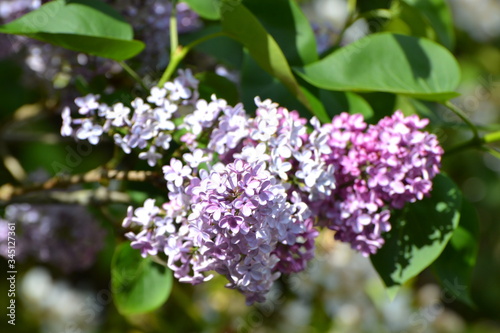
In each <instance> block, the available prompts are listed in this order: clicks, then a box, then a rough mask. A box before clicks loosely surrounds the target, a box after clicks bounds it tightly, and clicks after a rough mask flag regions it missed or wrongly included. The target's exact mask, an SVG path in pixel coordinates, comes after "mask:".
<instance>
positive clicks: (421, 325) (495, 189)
mask: <svg viewBox="0 0 500 333" xmlns="http://www.w3.org/2000/svg"><path fill="white" fill-rule="evenodd" d="M298 2H299V4H300V5H301V6H302V8H303V10H304V12H305V13H306V15H307V16H308V17H309V18H310V21H311V23H312V24H313V25H314V27H315V29H316V30H317V38H318V44H319V49H320V51H321V52H322V54H323V55H326V54H328V53H329V52H331V51H332V50H334V49H336V48H337V47H338V46H342V45H346V44H348V43H350V42H352V41H354V40H356V39H359V38H360V37H362V36H364V35H366V34H368V33H370V32H379V31H392V32H398V33H403V34H411V35H415V36H425V37H428V38H433V39H437V40H440V39H441V43H442V44H443V45H445V46H447V47H448V48H449V49H450V50H452V52H453V54H454V55H455V56H456V58H457V59H458V61H459V63H460V67H461V70H462V78H461V84H460V87H459V92H460V94H461V95H460V96H459V97H457V98H456V99H454V100H453V103H454V104H455V105H457V106H459V107H461V108H462V109H463V110H464V111H465V112H466V114H467V115H468V117H469V118H470V119H471V120H472V122H474V123H475V124H477V125H478V127H479V128H480V129H483V130H488V131H491V130H499V129H500V97H499V96H500V20H498V18H499V17H500V3H498V2H497V1H494V0H482V1H472V0H449V1H448V2H447V3H448V5H449V6H450V8H451V12H452V16H453V22H454V24H453V26H452V35H453V36H455V38H454V40H451V39H450V40H443V39H442V38H444V37H442V35H440V34H439V33H437V32H436V31H438V30H439V29H433V28H435V27H432V26H431V27H428V26H425V24H427V23H428V21H426V20H425V18H424V19H423V18H422V17H418V15H417V13H416V12H415V10H414V9H412V7H411V6H410V5H409V4H412V3H418V1H406V2H396V1H392V2H391V1H381V0H360V1H358V2H357V6H358V11H359V12H360V13H368V12H370V13H374V14H377V15H378V16H376V17H373V16H370V15H367V17H366V18H364V19H361V20H358V21H356V23H354V24H353V25H352V26H351V27H350V28H349V29H347V30H344V29H343V27H344V26H345V25H346V22H347V24H350V22H349V20H350V17H349V14H348V12H349V5H350V4H352V3H353V2H352V1H344V0H304V1H298ZM431 2H432V1H431ZM395 3H398V4H399V5H398V7H397V8H396V9H397V10H395V9H394V8H395V7H394V6H395ZM1 5H2V4H0V9H1V8H2V7H1ZM390 9H391V10H393V11H392V12H391V13H392V14H391V15H389V12H390ZM373 10H376V11H375V12H373ZM394 13H398V15H394ZM386 14H387V15H386ZM133 19H134V18H133V17H132V18H131V19H130V21H131V23H133V22H132V21H133ZM426 22H427V23H426ZM203 23H204V27H203V28H200V29H202V30H201V31H202V32H203V33H206V31H209V30H210V29H213V27H212V25H211V23H210V22H203ZM142 33H143V36H144V35H147V33H146V34H145V33H144V32H142ZM197 33H200V30H197V31H196V32H193V33H191V34H189V33H188V34H185V35H183V36H182V37H181V42H183V43H187V42H188V41H189V40H193V39H194V38H195V37H194V36H195V35H196V34H197ZM3 37H5V36H3ZM9 38H10V37H9ZM9 38H8V39H7V41H5V40H4V41H3V42H4V44H0V45H3V46H0V48H7V47H12V48H15V52H12V53H10V54H6V55H3V53H2V50H0V56H1V57H0V155H1V157H2V160H3V163H1V164H0V184H5V183H16V182H17V181H18V180H19V179H22V178H24V177H25V175H26V174H28V175H29V177H34V179H44V178H46V177H47V175H55V174H58V173H59V172H70V173H81V172H85V171H88V170H91V169H93V168H95V167H97V166H99V165H103V164H105V163H108V162H109V160H110V158H111V156H113V144H112V142H111V141H109V142H104V144H102V145H99V146H95V147H92V148H91V149H89V147H88V146H83V145H81V144H77V143H75V142H73V141H72V140H64V139H63V138H61V137H60V136H59V130H60V125H61V123H60V110H61V108H62V106H63V105H66V104H68V103H69V101H71V100H72V99H73V98H74V97H76V96H78V95H80V94H83V93H87V92H99V91H102V90H104V89H106V90H107V92H108V93H109V94H108V95H107V96H106V98H108V99H109V101H110V102H113V101H117V100H120V101H123V100H127V99H128V100H131V96H134V94H136V93H137V92H138V89H139V88H137V87H136V85H135V83H134V81H133V80H132V79H131V78H130V77H129V76H127V75H126V73H124V72H123V71H121V69H120V68H118V69H116V68H114V69H112V70H107V71H106V73H103V74H101V75H96V76H92V77H89V76H86V73H81V71H80V69H78V70H77V69H75V68H72V67H71V64H72V63H75V59H76V63H80V64H84V65H81V67H83V68H84V69H85V70H89V71H92V68H94V67H98V66H100V64H99V60H98V59H94V58H93V57H90V58H89V59H87V60H85V61H84V60H83V59H82V57H83V56H82V55H78V54H77V53H75V52H67V53H64V56H62V57H61V58H60V59H59V60H58V61H60V62H61V63H58V64H57V66H56V67H57V68H58V70H57V71H56V73H51V74H50V75H49V74H48V73H47V71H48V69H49V67H50V66H48V65H47V64H46V65H47V66H45V67H44V66H42V68H40V66H38V67H37V65H36V61H35V63H34V62H33V54H28V51H27V49H26V48H25V47H23V45H14V41H13V39H9ZM14 46H15V47H14ZM41 50H42V51H41V52H45V51H44V50H43V48H42V49H41ZM30 57H31V58H30ZM30 59H31V60H30ZM52 60H54V59H52ZM30 61H31V62H30ZM141 61H144V60H141V59H132V61H131V64H132V65H133V66H135V68H136V69H137V70H138V71H139V72H140V73H141V74H142V75H143V76H144V77H145V78H146V79H145V81H146V82H155V81H156V80H158V79H159V76H160V75H161V70H158V69H157V68H156V67H155V66H151V65H147V64H146V65H145V66H143V67H141V65H140V63H141ZM65 62H67V63H65ZM135 62H136V63H135ZM188 63H189V66H191V67H192V68H195V69H197V70H199V71H202V70H213V71H216V72H217V73H219V75H220V74H221V73H225V75H224V76H225V77H226V78H228V77H229V78H231V76H230V75H233V77H236V78H237V77H246V78H249V77H250V78H252V79H253V80H254V81H252V82H254V83H255V82H257V84H255V85H254V86H249V87H241V86H240V87H235V86H234V85H233V84H231V83H230V80H228V79H224V78H221V76H210V75H205V76H204V77H201V78H200V79H201V81H202V82H203V81H204V80H206V81H207V82H210V84H207V85H206V86H205V87H208V86H210V87H212V88H204V86H203V85H202V94H205V96H209V95H210V94H211V93H212V92H213V91H212V90H211V89H214V88H213V87H219V88H218V91H217V93H220V94H223V97H225V98H226V99H228V100H229V101H236V100H238V99H240V98H241V99H242V100H243V101H244V102H245V101H248V100H249V99H250V98H253V96H255V95H258V94H259V93H261V92H262V87H266V89H267V90H266V92H267V93H269V94H270V95H272V96H280V98H281V99H282V100H286V98H287V97H286V95H287V92H286V91H281V90H280V88H279V85H278V84H277V83H276V82H275V81H273V79H272V78H271V77H270V76H269V75H267V74H266V73H265V72H264V71H262V70H261V69H260V68H258V66H257V65H256V64H255V63H253V61H252V60H251V59H250V58H249V57H248V55H247V54H245V53H244V52H242V51H241V48H240V47H238V46H235V45H234V44H233V42H231V41H229V40H217V41H215V40H214V42H213V43H207V44H203V45H200V46H199V47H198V48H197V49H196V50H195V51H194V52H193V53H192V54H191V55H190V56H189V57H188ZM220 64H223V65H224V66H220ZM42 65H43V64H42ZM111 67H112V66H111ZM111 67H110V68H111ZM50 68H52V67H50ZM45 74H47V75H45ZM215 83H217V84H215ZM203 89H207V90H206V91H204V90H203ZM281 89H282V88H281ZM266 97H267V96H266ZM363 97H364V98H365V99H366V100H367V101H368V103H369V104H370V106H371V107H372V109H373V110H374V112H375V114H377V115H378V116H381V115H383V114H389V113H392V112H393V111H394V110H395V109H398V108H400V109H402V110H403V111H406V112H412V111H413V110H415V109H417V110H418V111H419V112H420V113H421V114H424V115H425V116H427V117H430V118H431V127H432V130H433V132H435V133H436V134H437V135H438V137H439V140H440V142H441V143H442V144H443V145H444V146H445V148H450V147H453V146H454V145H456V144H459V143H461V142H464V141H466V140H467V139H469V138H470V132H469V131H468V130H467V128H466V127H465V126H464V125H463V124H462V122H461V121H460V119H459V118H458V117H456V116H454V115H453V114H452V113H450V112H449V111H448V110H445V109H444V108H443V107H442V106H440V105H438V104H436V103H431V102H425V103H423V102H417V101H416V100H412V99H410V98H402V97H397V96H395V95H392V94H387V93H367V94H363ZM296 104H297V101H295V100H293V101H290V104H285V105H286V106H287V107H288V108H290V109H292V108H294V107H296ZM297 107H298V106H297ZM343 107H345V105H338V106H337V107H336V110H334V111H333V112H337V111H341V109H342V108H343ZM497 148H498V147H494V146H492V147H491V149H492V150H491V151H482V150H475V149H470V150H465V151H460V152H457V153H454V154H451V155H448V156H446V157H445V158H444V163H443V170H444V171H445V172H446V173H447V174H448V175H449V176H450V177H451V178H452V179H453V180H454V181H455V182H456V183H457V184H458V185H459V186H460V188H461V189H462V191H463V194H464V196H465V198H466V199H467V200H468V201H469V202H470V203H471V204H472V205H473V206H474V208H475V209H476V210H477V214H478V221H479V231H478V232H479V236H478V239H479V252H478V255H477V260H476V265H475V268H474V272H473V278H472V286H471V297H472V300H473V302H474V304H475V306H474V307H470V306H468V305H465V304H463V303H461V302H460V301H458V300H456V299H455V298H454V297H452V296H450V295H448V294H446V292H444V291H443V290H442V289H441V287H440V285H439V283H438V281H437V280H436V278H435V277H434V275H433V274H432V268H430V269H428V270H426V271H425V272H424V273H422V274H420V275H419V276H418V277H417V278H415V279H413V280H412V281H410V283H408V284H407V285H405V286H404V288H402V290H401V291H400V292H399V294H398V295H397V296H396V298H395V299H394V300H392V301H391V300H390V299H389V298H388V296H387V295H386V294H385V291H384V287H383V284H382V282H381V280H380V278H379V277H378V275H377V274H376V272H375V271H374V269H373V268H372V266H371V264H370V261H369V259H367V258H363V257H361V256H360V255H359V254H356V253H354V252H353V251H352V250H350V248H349V247H348V246H346V245H345V244H339V243H336V242H334V241H333V237H332V235H331V234H329V233H328V232H323V233H322V235H321V236H320V238H319V239H318V243H317V244H318V245H317V247H318V249H317V258H316V259H315V260H313V262H312V263H311V265H310V267H309V269H308V270H307V271H305V272H303V273H301V274H299V275H297V276H294V277H290V278H287V277H284V278H282V279H281V280H280V281H279V283H278V284H277V285H276V286H275V289H274V290H273V291H272V292H271V296H270V297H269V300H268V301H267V302H266V303H263V304H257V305H254V306H251V307H247V306H246V305H245V304H244V299H243V297H242V296H241V295H240V294H238V293H236V292H234V291H231V290H227V289H225V288H224V282H223V279H222V278H215V279H214V280H212V281H210V282H208V283H205V284H202V285H199V286H195V287H192V286H190V285H184V284H179V283H178V282H177V281H175V282H174V285H173V289H172V295H171V297H170V299H169V300H168V301H167V303H166V304H165V305H164V306H162V307H161V308H160V309H158V310H156V311H153V312H151V313H148V314H144V315H133V316H122V315H121V314H119V312H118V311H117V309H116V308H115V306H114V304H113V302H112V294H111V291H110V290H111V289H110V269H109V267H110V262H111V257H112V253H113V251H114V248H115V246H116V245H117V244H119V243H120V242H122V241H123V239H124V238H123V230H122V229H121V228H120V222H121V219H123V216H124V215H125V211H126V205H125V204H112V205H107V204H105V203H100V202H99V201H98V200H97V201H96V202H94V203H93V204H92V205H91V207H89V211H90V213H91V214H92V215H93V216H94V217H95V219H97V221H99V224H100V226H101V227H102V228H103V229H104V230H105V231H106V236H105V239H104V244H103V246H102V249H101V250H100V252H99V254H98V257H97V260H96V262H95V264H93V265H92V266H91V267H88V268H86V269H84V270H81V271H76V272H72V273H67V272H64V271H63V270H61V269H60V268H58V267H56V266H52V265H50V264H46V263H43V262H40V261H39V260H36V259H33V258H31V259H27V260H26V261H23V262H22V263H18V264H17V266H18V272H19V274H18V275H17V295H18V297H17V303H16V304H17V319H16V326H15V327H12V326H10V325H8V324H7V323H6V320H5V317H4V319H2V321H1V323H0V329H1V330H2V331H3V332H14V331H15V332H50V333H56V332H110V333H111V332H130V333H139V332H144V333H146V332H148V333H149V332H151V333H153V332H450V333H451V332H478V333H479V332H481V333H482V332H485V333H488V332H500V310H499V309H500V223H499V222H500V221H499V216H500V158H499V157H500V153H498V152H497V151H496V150H495V149H497ZM127 163H129V164H130V165H133V166H137V165H139V166H140V165H141V164H140V162H138V161H137V160H134V159H133V158H129V159H127ZM138 163H139V164H138ZM21 166H22V167H21ZM36 177H38V178H36ZM109 185H110V186H111V188H113V187H115V188H116V187H121V189H124V188H126V189H128V195H129V196H130V198H131V200H132V201H136V202H138V203H139V202H141V201H142V200H144V198H145V197H144V194H143V190H150V188H149V187H147V186H145V185H141V184H132V183H130V184H127V183H124V184H120V185H117V184H113V183H112V182H111V183H110V184H109ZM97 187H98V186H97V185H86V187H85V188H86V189H90V190H94V189H96V188H97ZM150 196H151V193H150ZM1 209H3V208H0V210H1ZM2 213H3V212H2ZM2 215H3V214H2ZM47 241H49V240H47ZM2 262H3V263H4V262H5V263H4V264H2V267H6V261H4V260H3V259H2ZM452 282H453V281H452ZM0 285H1V286H2V288H1V290H2V292H3V291H5V290H7V289H8V288H7V287H8V286H7V283H6V280H5V279H2V280H1V281H0ZM7 301H8V298H7V297H6V296H5V295H2V297H1V302H0V307H2V308H3V309H5V307H6V306H7V303H6V302H7Z"/></svg>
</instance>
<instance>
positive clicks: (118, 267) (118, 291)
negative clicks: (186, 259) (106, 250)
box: [111, 242, 172, 314]
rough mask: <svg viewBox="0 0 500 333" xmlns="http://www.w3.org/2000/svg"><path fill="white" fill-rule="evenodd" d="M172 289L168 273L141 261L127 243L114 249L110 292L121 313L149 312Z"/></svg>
mask: <svg viewBox="0 0 500 333" xmlns="http://www.w3.org/2000/svg"><path fill="white" fill-rule="evenodd" d="M171 289H172V273H171V272H170V270H168V269H167V268H165V267H164V266H161V265H159V264H157V263H155V262H153V261H152V260H151V259H150V258H146V259H144V258H142V257H141V255H140V252H139V251H138V250H134V249H132V248H131V247H130V243H128V242H127V243H122V244H120V245H119V246H118V247H117V248H116V250H115V254H114V255H113V260H112V263H111V290H112V292H113V297H114V301H115V304H116V307H117V308H118V311H120V313H122V314H135V313H144V312H149V311H152V310H154V309H156V308H158V307H160V306H161V305H162V304H163V303H164V302H165V301H166V300H167V298H168V296H169V295H170V291H171Z"/></svg>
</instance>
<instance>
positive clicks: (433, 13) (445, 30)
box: [404, 0, 455, 49]
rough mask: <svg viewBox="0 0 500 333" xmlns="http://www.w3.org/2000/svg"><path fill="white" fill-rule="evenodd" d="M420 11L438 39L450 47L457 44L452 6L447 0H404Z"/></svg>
mask: <svg viewBox="0 0 500 333" xmlns="http://www.w3.org/2000/svg"><path fill="white" fill-rule="evenodd" d="M404 1H405V2H406V3H407V4H409V5H410V6H412V7H413V8H414V9H416V10H414V12H415V11H419V12H420V13H421V14H422V15H423V16H424V17H425V18H426V19H427V20H428V22H429V24H430V26H431V27H432V28H433V29H434V31H435V32H436V35H437V37H438V40H439V42H440V43H441V44H443V45H444V46H445V47H447V48H448V49H452V48H453V45H454V44H455V34H454V31H453V19H452V15H451V10H450V7H449V6H448V4H447V2H446V1H445V0H404Z"/></svg>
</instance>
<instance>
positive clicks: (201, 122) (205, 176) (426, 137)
mask: <svg viewBox="0 0 500 333" xmlns="http://www.w3.org/2000/svg"><path fill="white" fill-rule="evenodd" d="M173 87H176V88H175V89H174V88H173ZM196 87H197V81H196V80H195V79H194V78H193V77H192V75H191V74H190V73H189V72H181V76H180V77H178V78H177V79H175V80H174V81H173V82H170V83H167V84H166V85H165V87H164V88H161V89H159V88H153V90H152V91H151V94H150V96H149V97H148V99H147V101H148V103H149V104H145V103H144V102H143V101H142V100H140V101H141V102H140V103H138V102H137V101H138V100H136V101H134V103H135V105H134V114H133V115H132V116H131V118H129V117H128V115H129V113H128V112H129V111H127V116H126V117H122V118H121V120H119V121H118V120H117V119H118V118H117V116H116V112H114V113H113V112H112V111H110V110H112V109H114V107H113V108H109V107H106V106H99V104H98V103H94V104H92V105H89V103H80V104H82V105H84V106H82V105H80V107H81V108H82V107H83V108H84V111H83V112H82V111H80V113H82V114H84V113H85V112H86V111H85V110H86V109H93V110H107V111H106V112H103V111H97V116H96V115H94V116H93V118H92V117H89V118H87V119H86V120H83V121H84V122H86V121H90V122H91V121H95V119H96V117H97V118H98V119H100V121H101V123H102V122H104V124H103V125H99V126H100V129H99V131H98V137H99V136H100V135H101V134H102V133H103V132H106V131H107V132H108V133H109V134H111V135H113V136H114V137H115V142H116V144H117V145H120V146H121V147H122V148H123V149H124V151H125V152H130V151H131V149H134V148H136V147H138V148H140V149H143V150H144V149H146V150H147V151H148V152H151V151H150V150H151V147H155V146H156V142H157V140H158V138H162V137H164V136H165V135H169V136H170V139H172V137H173V133H174V132H176V131H182V136H180V138H179V139H178V144H179V148H178V149H179V150H178V151H177V152H176V156H182V159H178V158H170V160H169V162H167V164H166V165H163V172H164V177H165V180H166V183H167V190H168V199H169V200H168V201H167V202H166V203H163V204H162V205H156V204H155V201H154V200H153V199H148V200H146V202H145V204H144V206H143V207H139V208H137V209H134V208H133V207H130V208H129V210H128V214H127V218H126V219H125V221H124V226H125V227H133V228H135V230H136V232H129V233H128V234H127V237H129V238H130V239H131V240H132V246H133V247H134V248H137V249H140V250H141V253H142V255H143V256H148V255H153V256H156V255H159V256H163V255H166V257H167V265H168V267H170V268H171V269H172V270H173V271H174V273H175V276H176V277H177V278H178V279H179V280H180V281H183V282H189V283H193V284H195V283H200V282H203V281H206V280H208V279H209V278H210V277H211V275H210V273H209V272H213V271H214V272H217V273H219V274H222V275H224V276H225V277H226V278H227V279H228V281H229V283H228V287H230V288H235V289H238V290H239V291H241V292H242V293H243V294H244V295H245V296H246V297H247V301H248V302H249V303H252V302H254V301H260V300H263V298H264V295H265V294H266V292H267V291H268V290H269V288H270V286H271V284H272V281H274V280H275V279H276V278H277V277H278V276H279V274H281V273H293V272H299V271H301V270H303V269H304V268H305V267H306V265H307V262H308V261H309V260H310V259H312V258H313V256H314V239H315V237H316V236H317V234H318V231H317V229H316V228H317V227H327V228H330V229H332V230H335V231H336V234H335V237H336V238H337V239H339V240H342V241H344V242H348V243H350V244H351V246H352V247H353V248H354V249H356V250H358V251H360V252H361V253H362V254H364V255H370V254H373V253H376V251H377V250H378V249H379V248H380V247H381V246H382V245H383V243H384V240H383V233H384V232H387V231H389V230H390V228H391V225H390V222H389V219H390V215H391V210H393V209H401V208H403V206H404V205H405V204H406V203H408V202H414V201H416V200H420V199H422V198H423V197H424V196H425V195H427V194H428V193H429V192H430V190H431V187H432V179H433V177H434V176H435V175H436V173H437V172H438V171H439V166H440V158H441V155H442V153H443V150H442V149H441V147H440V146H439V144H438V141H437V139H436V137H435V136H434V135H432V134H429V133H427V132H424V131H422V129H423V128H424V127H425V126H426V125H427V120H420V119H419V118H418V117H417V116H415V115H414V116H409V117H404V116H403V114H402V113H401V112H400V111H397V112H396V113H395V114H394V115H393V116H392V117H386V118H384V119H382V120H380V121H379V123H378V124H376V125H368V124H366V123H365V121H364V119H363V117H362V116H361V115H357V114H354V115H350V114H348V113H342V114H340V115H338V116H335V117H334V118H333V119H332V121H331V122H330V123H327V124H321V123H320V122H319V121H318V119H316V118H314V117H313V118H312V119H311V120H310V121H309V122H308V121H307V120H306V119H305V118H301V117H300V116H299V114H298V112H297V111H289V110H287V109H286V108H284V107H281V106H279V105H278V104H276V103H273V102H272V101H271V100H264V101H262V100H261V99H260V98H258V97H256V98H255V104H256V111H255V117H253V118H252V117H250V116H249V115H248V114H247V112H246V111H245V109H244V107H243V105H242V104H237V105H236V106H230V105H228V103H227V102H226V101H225V100H223V99H218V98H217V97H216V96H212V98H211V100H210V101H205V100H203V99H198V94H197V92H196ZM89 100H92V98H90V99H89ZM92 101H93V100H92ZM77 103H79V101H77ZM153 105H156V107H154V106H153ZM172 105H174V106H175V107H171V106H172ZM121 107H123V106H121V105H120V108H121ZM143 109H144V110H143ZM166 109H168V110H170V111H165V110H166ZM186 111H188V112H186ZM109 112H111V113H110V114H109ZM167 113H168V116H165V114H167ZM144 114H148V115H149V116H148V117H146V118H145V120H141V119H142V117H143V116H144ZM65 117H66V116H65V115H64V114H63V119H64V118H65ZM92 119H94V120H92ZM158 119H164V120H165V121H168V122H169V124H170V125H169V126H160V127H158V126H159V124H162V122H159V121H158ZM77 121H80V122H81V120H77ZM63 122H64V124H63V132H64V131H65V130H67V131H68V132H72V133H74V135H75V136H76V137H77V138H78V139H89V138H90V135H89V134H88V133H89V131H88V129H87V128H84V126H83V125H81V127H80V128H79V129H77V130H76V131H74V130H73V129H72V128H71V127H68V126H69V122H68V120H63ZM71 122H73V123H75V121H71ZM174 123H176V124H178V125H176V126H174V125H173V124H174ZM135 124H140V125H135ZM148 124H149V126H148ZM91 127H92V126H90V125H88V128H89V129H90V128H91ZM82 128H83V129H82ZM135 128H137V130H136V129H135ZM150 128H153V129H154V130H151V129H150ZM151 131H152V132H151ZM82 132H83V133H84V134H82ZM141 133H144V134H141ZM70 134H71V133H70ZM134 135H136V136H134ZM137 135H138V137H137ZM141 135H144V137H142V140H143V141H140V140H139V139H141ZM132 138H133V140H132ZM137 138H139V139H137ZM89 140H93V141H91V142H92V143H97V141H96V140H95V139H89ZM136 140H139V141H140V142H145V143H143V144H139V145H136V144H135V142H136ZM166 149H167V147H163V150H162V152H163V153H165V152H166ZM153 153H156V154H157V156H156V155H155V156H154V157H151V156H149V155H145V154H147V153H146V152H145V151H142V152H140V154H139V157H141V156H142V157H141V158H145V159H146V156H148V158H147V159H148V160H149V159H151V161H150V162H151V163H150V165H152V166H155V165H156V166H158V165H162V164H163V163H162V161H166V160H167V158H166V156H163V155H162V154H160V153H159V152H158V151H153ZM168 156H171V155H170V154H168Z"/></svg>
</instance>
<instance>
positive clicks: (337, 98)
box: [320, 90, 373, 119]
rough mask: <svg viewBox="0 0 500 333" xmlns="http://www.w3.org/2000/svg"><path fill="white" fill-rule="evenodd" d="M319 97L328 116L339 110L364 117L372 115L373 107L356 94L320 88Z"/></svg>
mask: <svg viewBox="0 0 500 333" xmlns="http://www.w3.org/2000/svg"><path fill="white" fill-rule="evenodd" d="M320 99H321V102H322V103H323V105H324V106H325V109H326V111H327V112H328V114H329V115H330V117H332V116H334V115H337V114H339V113H341V112H349V113H351V114H354V113H360V114H362V115H363V117H364V118H365V119H370V118H372V117H373V109H372V108H371V106H370V104H368V102H367V101H366V100H365V99H364V98H363V97H361V96H359V95H358V94H355V93H351V92H341V91H328V90H320Z"/></svg>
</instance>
